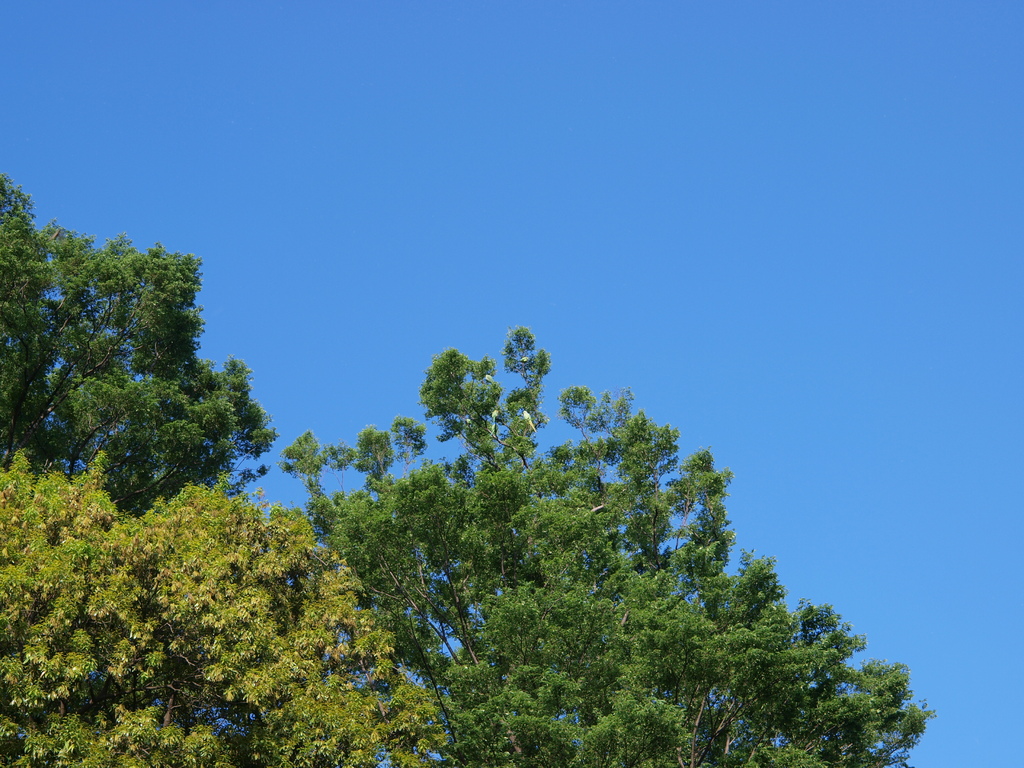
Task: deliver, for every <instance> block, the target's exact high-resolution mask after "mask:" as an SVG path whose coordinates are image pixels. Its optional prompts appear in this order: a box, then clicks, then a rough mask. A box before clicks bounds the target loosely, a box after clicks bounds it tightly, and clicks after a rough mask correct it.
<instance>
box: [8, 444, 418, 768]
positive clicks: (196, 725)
mask: <svg viewBox="0 0 1024 768" xmlns="http://www.w3.org/2000/svg"><path fill="white" fill-rule="evenodd" d="M101 483H102V478H101V476H100V474H99V473H98V472H91V473H89V474H87V475H83V476H80V477H78V478H76V479H74V480H68V479H67V478H65V477H63V476H61V475H56V474H54V475H50V476H36V475H33V474H32V473H30V472H29V471H28V467H27V464H26V462H25V460H24V459H23V458H19V459H17V460H16V461H15V462H14V466H13V467H12V469H11V470H9V471H3V470H0V593H2V594H3V596H4V599H3V600H2V601H0V764H2V765H5V766H24V767H26V768H29V767H32V768H34V767H36V766H38V767H39V768H42V767H43V766H47V768H50V767H54V766H56V767H60V766H68V767H70V766H84V767H85V768H101V767H102V768H144V767H145V768H153V767H156V768H179V767H181V768H184V767H186V766H191V767H193V768H208V767H210V766H220V767H222V768H233V767H238V768H243V767H244V768H270V767H272V766H281V767H282V768H284V767H285V766H287V767H288V768H334V767H335V766H352V767H353V768H360V767H364V768H371V767H373V766H378V765H381V764H388V765H392V766H412V765H420V764H423V763H425V762H428V761H429V756H430V755H431V753H432V751H433V749H434V748H435V747H436V745H437V743H438V735H437V732H436V728H435V726H434V725H433V720H434V709H435V708H434V705H433V703H432V702H431V701H430V700H429V698H428V696H427V693H426V692H425V691H424V690H423V689H421V688H420V687H418V686H416V685H414V684H413V683H411V682H410V681H409V680H408V679H407V677H406V676H405V675H404V674H403V673H402V672H401V670H400V669H399V668H397V667H396V666H395V665H394V664H393V663H392V662H391V660H390V659H391V647H392V640H391V638H390V636H389V635H388V633H387V632H385V631H383V630H382V629H381V628H379V627H376V626H374V623H373V620H372V617H371V616H370V615H369V613H368V612H366V611H359V610H357V606H356V597H355V592H354V590H355V589H356V588H357V584H356V582H355V581H354V579H353V578H352V574H351V572H350V571H349V570H348V569H346V568H344V567H342V566H340V565H339V563H338V561H337V559H336V558H335V557H334V556H333V555H332V554H331V553H329V552H325V551H324V550H323V548H322V547H320V546H318V545H317V543H316V540H315V537H314V535H313V531H312V529H311V527H310V525H309V522H308V521H307V520H306V519H305V518H304V517H302V516H301V515H296V514H294V513H289V512H285V511H283V510H281V509H275V510H273V511H272V512H271V513H270V515H269V516H268V515H267V514H266V511H265V510H263V509H260V508H258V507H254V506H253V505H251V504H248V503H246V502H244V501H241V500H239V499H238V498H234V499H230V498H228V497H226V496H225V495H224V494H223V493H222V492H221V491H220V490H217V489H214V490H211V489H207V488H196V487H193V488H190V489H186V490H185V491H183V492H182V493H181V494H180V495H179V496H178V497H176V498H175V499H173V500H171V501H170V502H167V503H165V504H160V505H159V506H158V507H157V508H155V509H154V510H152V511H150V512H148V513H147V514H146V515H145V516H142V517H129V516H125V515H124V514H123V513H121V512H119V511H118V510H117V509H116V508H115V507H114V505H113V504H112V503H111V501H110V499H109V497H108V496H107V494H106V493H104V492H103V491H102V490H100V485H101Z"/></svg>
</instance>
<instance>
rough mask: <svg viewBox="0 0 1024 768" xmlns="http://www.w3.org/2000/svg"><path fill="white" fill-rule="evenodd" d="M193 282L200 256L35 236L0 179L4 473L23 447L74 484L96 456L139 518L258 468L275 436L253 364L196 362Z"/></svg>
mask: <svg viewBox="0 0 1024 768" xmlns="http://www.w3.org/2000/svg"><path fill="white" fill-rule="evenodd" d="M199 284H200V277H199V260H198V259H197V258H196V257H195V256H192V255H186V254H181V253H170V252H168V251H166V250H165V249H164V248H162V247H161V246H159V245H157V246H155V247H153V248H150V249H149V250H148V251H146V252H142V251H139V250H137V249H136V248H134V247H133V246H132V244H131V242H130V241H129V240H128V239H127V238H126V237H124V236H121V237H118V238H115V239H113V240H110V241H108V242H107V243H106V244H105V245H104V246H102V247H96V246H95V244H94V242H93V240H92V239H91V238H88V237H84V236H81V235H78V234H76V233H74V232H71V231H67V230H65V229H62V228H60V227H58V226H56V225H55V224H53V223H50V224H48V225H47V226H45V227H42V228H37V227H36V226H35V225H34V220H33V215H32V204H31V200H30V199H29V197H28V195H26V194H25V193H23V192H22V191H21V189H20V187H16V186H15V185H14V184H13V183H12V182H11V181H10V179H9V178H8V177H7V176H4V175H2V174H0V466H2V467H9V466H10V464H11V461H12V460H13V458H14V455H15V454H16V453H17V452H19V451H23V452H25V454H26V455H27V456H28V458H29V460H30V462H31V463H32V466H33V467H34V468H35V469H37V470H42V471H46V470H60V471H63V472H65V473H67V474H68V475H72V474H74V473H76V472H80V471H82V470H83V469H84V468H85V467H87V466H89V465H90V464H91V463H92V461H93V460H94V459H95V457H96V456H97V455H98V454H99V453H100V451H104V452H105V453H106V455H107V473H106V478H107V480H106V482H107V487H108V489H109V490H110V492H111V494H112V496H113V497H114V499H115V500H116V501H117V503H118V504H119V505H120V506H121V507H122V508H127V509H133V510H137V511H142V510H145V509H146V508H147V507H148V505H149V504H150V503H151V502H152V501H153V500H154V499H155V498H157V497H158V496H161V495H163V496H171V495H173V494H174V493H176V492H177V491H178V490H179V489H181V488H183V487H184V486H185V485H186V484H188V483H203V484H207V485H211V484H213V483H214V482H216V481H217V479H218V477H219V476H220V475H221V474H222V473H233V476H234V481H235V483H236V485H241V484H244V483H246V482H248V481H250V480H251V479H252V478H253V477H255V476H256V475H258V474H262V473H263V472H264V471H266V470H265V468H258V469H252V468H248V467H246V466H245V465H244V462H246V461H247V460H251V459H256V458H258V457H259V456H260V455H261V454H263V453H265V452H266V451H267V450H268V449H269V447H270V445H271V444H272V442H273V440H274V438H275V436H276V435H275V433H274V431H273V430H272V429H270V428H269V418H268V416H267V414H266V413H265V412H264V410H263V409H262V408H261V407H260V405H259V403H257V402H256V401H255V400H254V399H252V397H251V394H250V384H249V375H250V372H249V370H248V368H246V367H245V365H244V364H243V363H242V362H240V361H238V360H228V361H227V363H226V364H225V365H224V366H223V369H222V370H216V369H215V368H214V366H213V364H212V363H211V362H210V361H209V360H202V359H200V358H199V357H198V356H197V354H196V352H197V349H198V345H199V342H198V339H199V335H200V333H201V332H202V326H203V323H202V319H201V318H200V315H199V309H198V308H197V307H196V305H195V298H196V292H197V291H198V289H199Z"/></svg>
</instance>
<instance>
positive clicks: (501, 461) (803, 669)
mask: <svg viewBox="0 0 1024 768" xmlns="http://www.w3.org/2000/svg"><path fill="white" fill-rule="evenodd" d="M503 361H504V372H505V373H506V374H508V375H511V376H513V377H515V378H516V379H517V380H518V383H517V385H516V386H514V387H513V388H512V389H510V390H507V389H506V388H505V387H504V386H502V384H501V383H499V382H498V380H497V376H498V370H497V367H498V366H497V362H496V361H495V360H493V359H491V358H487V357H485V358H484V359H482V360H479V361H475V360H471V359H469V358H468V357H466V356H465V355H463V354H461V353H460V352H458V351H456V350H451V349H450V350H447V351H445V352H443V353H441V354H440V355H438V356H437V357H436V358H435V359H434V361H433V364H432V365H431V366H430V368H429V370H428V371H427V375H426V381H425V383H424V384H423V387H422V389H421V398H422V402H423V405H424V406H425V409H426V415H427V417H428V418H430V419H432V420H433V421H434V423H435V424H436V425H437V426H438V428H439V430H440V435H439V439H440V441H442V442H445V441H451V440H457V441H458V443H459V444H460V446H461V449H462V450H461V452H460V453H459V454H458V455H457V456H455V457H453V458H450V459H449V460H447V461H444V462H440V463H437V462H433V461H428V460H424V459H423V458H422V455H423V453H424V451H425V450H426V428H425V427H424V426H423V425H421V424H417V423H416V422H414V421H413V420H412V419H408V418H399V419H396V421H395V423H394V424H393V425H392V428H391V430H390V431H384V430H378V429H375V428H372V427H371V428H367V429H366V430H364V431H363V432H361V433H360V434H359V436H358V440H357V443H356V446H355V447H349V446H347V445H345V444H343V443H342V444H338V445H328V446H321V445H320V444H319V442H318V441H317V440H316V438H315V437H314V436H313V435H312V433H307V434H305V435H303V436H302V437H300V438H299V439H298V440H297V441H296V442H295V443H294V444H293V445H292V446H290V447H289V448H288V449H287V450H286V451H285V453H284V461H283V462H282V466H283V467H284V468H285V469H286V470H287V471H289V472H291V473H293V474H295V475H297V476H299V477H302V478H303V480H304V481H305V483H306V485H307V488H308V489H309V491H310V500H309V505H308V510H309V513H310V516H311V518H312V519H313V521H314V523H315V525H316V526H317V528H318V530H319V532H320V534H321V536H322V538H323V540H324V541H325V542H327V543H328V544H329V545H330V546H331V547H333V548H334V549H335V550H336V551H337V552H338V553H339V554H340V555H341V556H342V557H344V558H345V559H346V561H347V562H348V564H349V565H350V566H351V567H352V568H353V570H354V571H355V572H356V573H357V574H358V576H359V578H360V580H361V582H362V583H363V584H364V586H365V588H366V593H365V595H366V597H365V600H366V605H367V607H373V608H375V609H376V610H377V611H378V612H379V617H380V618H379V620H380V621H382V622H383V623H384V624H386V626H388V627H389V628H390V629H391V630H392V631H393V632H394V633H395V636H396V642H397V646H396V648H397V652H398V654H399V656H400V657H401V658H402V659H403V660H404V661H405V663H406V664H408V665H409V666H410V667H412V668H413V669H415V670H416V673H417V675H418V676H419V678H420V679H421V680H422V681H423V682H424V683H426V684H427V685H428V686H429V687H430V689H431V690H432V691H433V692H434V695H435V696H436V699H437V702H438V706H439V707H440V709H441V712H442V714H443V720H444V724H445V727H446V731H447V737H448V738H447V744H446V745H445V747H444V749H443V750H442V755H443V760H444V762H445V763H446V764H452V765H459V766H466V767H467V768H468V767H470V766H472V767H474V768H476V767H482V766H501V765H531V766H535V765H551V766H607V767H609V768H610V767H611V766H616V767H620V766H621V767H625V766H643V767H645V768H670V767H671V768H696V767H697V766H721V767H723V768H724V767H725V766H739V765H748V766H769V765H771V766H800V767H802V768H812V767H814V768H818V767H820V766H843V767H844V768H867V767H868V766H904V765H905V764H906V759H907V756H908V752H909V750H910V748H911V747H912V746H913V745H914V744H915V743H916V742H917V740H918V739H919V737H920V736H921V734H922V733H923V731H924V726H925V722H926V720H927V719H928V717H929V716H930V715H931V713H930V712H929V711H928V710H927V708H925V707H923V706H918V705H916V704H914V703H912V701H911V692H910V690H909V687H908V682H909V677H908V671H907V669H906V668H905V667H903V666H902V665H899V664H888V663H883V662H878V661H866V662H864V663H861V664H859V665H855V664H853V663H851V660H852V658H853V657H854V656H855V655H856V654H858V653H859V652H860V651H861V650H862V649H863V648H864V640H863V638H861V637H859V636H855V635H851V634H850V631H849V627H848V626H847V625H846V624H844V623H843V622H842V621H841V619H840V617H839V616H838V615H837V614H836V613H835V612H834V611H833V610H832V608H831V607H829V606H827V605H822V606H815V605H810V604H800V605H799V607H798V608H797V609H796V610H795V611H794V610H790V609H789V608H788V607H787V605H786V603H785V600H784V595H785V593H784V589H783V587H782V586H781V585H780V584H779V582H778V580H777V578H776V575H775V573H774V569H773V563H772V561H771V560H770V559H765V558H754V557H751V556H748V555H744V556H743V557H742V558H740V561H739V563H738V564H737V565H736V566H730V564H729V562H730V552H731V548H732V544H733V534H732V532H731V531H730V529H729V525H728V521H727V518H726V511H725V506H724V500H725V497H726V489H727V486H728V484H729V480H730V477H731V475H730V473H729V471H728V470H719V469H717V468H716V467H715V464H714V461H713V458H712V455H711V453H710V452H709V451H707V450H700V451H697V452H696V453H694V454H692V455H690V456H688V457H686V458H683V459H682V460H680V458H679V456H678V448H677V440H678V432H677V431H676V430H675V429H673V428H671V427H669V426H659V425H658V424H656V423H654V422H653V421H652V420H651V419H649V418H648V417H647V416H646V415H645V414H644V412H643V411H639V412H634V411H633V409H632V402H631V401H632V398H631V396H630V394H629V393H628V392H623V393H620V394H618V395H610V394H607V393H606V394H604V395H601V396H599V397H598V396H595V395H594V394H593V393H591V391H589V390H588V389H586V388H584V387H573V388H570V389H567V390H565V391H564V392H562V393H561V396H560V398H559V401H560V406H559V409H558V416H559V417H560V418H561V419H563V420H564V421H565V422H567V424H568V425H569V426H571V427H572V428H574V429H575V430H577V431H578V433H579V437H578V439H576V440H574V441H570V442H566V443H564V444H561V445H555V446H553V447H550V448H549V449H548V450H546V451H543V452H542V451H541V449H540V447H539V442H538V438H539V436H540V434H541V430H542V429H543V428H544V426H545V424H547V423H548V420H549V419H548V416H547V415H546V414H545V413H544V411H543V397H542V395H543V390H542V387H543V379H544V376H545V375H546V374H547V373H548V371H549V369H550V359H549V356H548V354H547V353H546V352H544V351H543V350H538V349H537V348H536V346H535V341H534V337H533V335H532V334H531V333H530V332H529V331H528V330H526V329H524V328H516V329H514V330H512V331H511V332H510V334H509V338H508V341H507V343H506V345H505V349H504V354H503ZM397 467H401V468H402V473H401V476H400V477H396V476H394V475H393V474H392V470H393V469H395V468H397ZM349 468H351V469H355V470H357V471H359V472H360V473H362V474H363V475H364V476H365V485H364V487H363V488H362V489H359V490H355V491H349V492H346V491H345V490H344V489H343V490H341V491H337V492H333V493H328V492H327V490H326V489H325V488H324V485H323V483H324V473H325V472H328V471H333V472H339V471H340V472H344V471H345V470H346V469H349Z"/></svg>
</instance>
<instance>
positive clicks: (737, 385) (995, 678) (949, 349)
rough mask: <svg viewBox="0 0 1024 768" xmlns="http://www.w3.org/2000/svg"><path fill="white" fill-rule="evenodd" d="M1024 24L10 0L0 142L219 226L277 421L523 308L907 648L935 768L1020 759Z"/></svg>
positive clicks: (89, 186) (1023, 9)
mask: <svg viewBox="0 0 1024 768" xmlns="http://www.w3.org/2000/svg"><path fill="white" fill-rule="evenodd" d="M1022 39H1024V6H1021V5H1020V4H1019V3H1011V2H990V3H966V2H962V3H949V2H946V3H943V2H929V3H925V2H885V3H882V2H861V3H846V4H839V3H729V2H719V3H696V2H672V3H670V2H633V3H628V4H627V3H609V2H589V3H583V2H562V3H558V2H544V3H540V2H516V3H512V2H446V3H412V2H402V3H400V2H378V3H369V2H358V3H356V2H350V3H327V2H295V3H287V4H285V3H263V2H248V3H241V2H235V3H226V2H204V3H201V4H200V3H190V2H184V3H174V4H170V3H167V4H156V3H139V2H123V3H115V2H103V1H99V2H92V3H80V2H63V3H62V2H46V1H45V0H44V1H42V2H34V3H19V4H11V5H10V7H8V8H5V10H4V14H3V23H2V24H0V42H2V45H3V50H4V54H5V55H4V59H5V62H6V65H7V66H6V73H7V74H6V77H5V78H4V83H5V84H4V88H3V90H2V92H0V105H2V110H3V119H2V120H0V160H2V163H0V171H4V172H6V173H8V174H10V175H11V176H12V177H13V178H14V180H15V181H16V182H17V183H19V184H21V185H22V186H23V187H24V189H25V190H26V191H28V192H30V193H31V194H32V195H33V196H34V198H35V201H36V212H37V215H38V217H39V219H41V220H42V221H46V220H48V219H50V218H58V219H59V220H60V223H61V224H62V225H64V226H66V227H70V228H73V229H76V230H79V231H82V232H89V233H92V234H95V235H97V236H98V237H99V238H100V239H101V240H102V239H104V238H107V237H112V236H114V235H116V234H118V233H120V232H127V233H128V234H129V236H130V237H132V238H133V239H134V241H135V243H136V245H138V246H140V247H146V246H148V245H151V244H152V243H154V242H156V241H160V242H162V243H163V244H164V245H165V246H167V247H168V248H170V249H172V250H179V251H186V252H192V253H196V254H198V255H199V256H201V257H202V258H203V261H204V268H203V269H204V289H203V293H202V296H201V302H202V304H203V305H204V306H205V312H204V316H205V318H206V322H207V325H206V334H205V336H204V339H203V352H204V355H206V356H208V357H211V358H213V359H215V360H221V361H222V360H224V359H225V358H226V357H227V356H228V355H234V356H237V357H240V358H242V359H243V360H245V361H246V362H247V363H248V364H249V365H250V367H251V368H252V369H253V371H254V389H255V392H256V395H257V397H258V398H259V399H260V400H261V402H262V403H263V404H264V406H265V407H266V408H267V409H268V410H269V411H270V412H271V413H272V414H273V417H274V422H275V425H276V427H277V429H278V430H279V431H280V433H281V441H280V443H279V446H278V448H279V449H280V448H283V447H284V446H285V445H287V443H288V442H290V441H291V440H292V439H294V438H295V437H296V436H297V435H298V434H300V433H301V432H303V431H304V430H306V429H313V430H314V431H315V432H316V433H317V435H318V436H320V437H321V438H322V439H324V440H329V441H334V440H338V439H347V440H349V441H351V440H352V439H353V438H354V436H355V434H356V432H358V430H359V429H361V428H362V427H363V426H365V425H366V424H371V423H372V424H377V425H380V426H384V425H386V424H389V423H390V422H391V420H392V418H394V416H395V415H396V414H398V413H402V414H405V415H413V416H420V415H421V412H420V409H419V407H418V405H417V399H418V398H417V390H418V387H419V383H420V380H421V377H422V373H423V370H424V369H425V368H426V367H427V365H428V364H429V362H430V359H431V356H432V355H433V354H435V353H437V352H439V351H441V350H442V349H444V348H446V347H457V348H459V349H461V350H463V351H464V352H466V353H467V354H470V355H471V356H474V357H479V356H481V355H484V354H491V355H496V354H498V353H499V352H500V348H501V344H502V341H503V338H504V335H505V332H506V329H507V328H508V327H509V326H513V325H528V326H530V327H531V328H532V329H533V330H534V331H535V332H536V334H537V336H538V339H539V342H540V344H541V345H542V346H544V347H545V348H547V349H548V351H549V352H551V354H552V356H553V361H554V370H553V373H552V375H551V377H550V389H549V393H550V395H551V397H550V399H551V400H553V397H554V395H555V394H556V393H557V391H558V390H560V389H561V388H563V387H566V386H569V385H574V384H585V385H587V386H590V387H592V388H594V389H596V390H603V389H614V388H618V387H624V386H628V387H631V388H632V389H633V391H634V393H635V395H636V399H637V405H638V406H640V407H642V408H644V409H645V410H646V411H647V413H648V415H650V416H652V417H653V418H655V419H656V420H658V421H660V422H670V423H671V424H673V425H674V426H677V427H678V428H679V429H680V430H681V432H682V438H681V444H682V446H683V448H684V450H689V449H694V448H697V447H700V446H709V445H710V446H712V447H713V449H714V451H715V454H716V456H717V458H718V461H719V463H720V464H721V465H723V466H729V467H731V468H732V469H733V471H734V472H735V473H736V480H735V482H734V484H733V488H732V500H731V506H730V510H731V516H732V519H733V522H734V524H735V527H736V530H737V533H738V542H739V545H740V546H741V547H743V548H746V549H754V550H756V551H757V552H758V553H759V554H766V555H772V556H775V557H777V558H778V570H779V572H780V574H781V576H782V580H783V582H784V583H785V584H786V585H787V586H788V587H789V589H790V597H791V598H792V599H793V600H794V601H795V600H796V599H799V598H802V597H806V598H809V599H811V600H813V601H816V602H829V603H832V604H834V605H835V606H836V608H837V609H838V610H839V611H840V612H841V613H842V614H843V615H844V616H845V617H846V618H847V619H848V620H850V621H851V622H852V623H853V624H854V626H855V629H856V630H857V631H858V632H863V633H865V634H866V635H867V636H868V640H869V643H870V644H869V653H870V655H872V656H875V657H878V658H887V659H889V660H892V661H901V662H904V663H906V664H908V665H909V666H910V668H911V670H912V671H913V681H914V688H915V691H916V692H917V694H918V695H919V696H920V697H922V698H926V699H927V700H928V702H929V704H930V705H931V706H933V707H934V708H936V709H937V710H938V711H939V718H938V719H937V720H935V721H933V722H932V724H931V726H930V728H929V732H928V734H927V735H926V737H925V739H924V741H923V743H922V745H921V746H920V747H919V749H918V750H917V752H916V753H915V759H914V761H913V762H914V763H916V764H917V765H919V766H922V768H923V766H929V767H930V768H943V767H944V766H962V765H965V764H972V765H986V764H992V765H1000V764H1010V763H1012V762H1013V760H1014V759H1015V758H1016V757H1017V755H1018V752H1019V750H1018V749H1017V748H1016V746H1015V738H1014V737H1013V734H1014V733H1016V732H1017V730H1018V729H1019V725H1018V722H1017V720H1018V718H1017V716H1016V712H1015V709H1016V708H1015V706H1014V705H1015V703H1016V702H1015V699H1016V694H1017V692H1018V691H1019V690H1020V688H1021V686H1022V684H1024V675H1022V664H1021V661H1020V648H1021V641H1020V637H1021V633H1022V629H1024V626H1022V624H1024V620H1022V619H1024V617H1022V614H1024V610H1022V609H1024V597H1022V586H1024V584H1022V578H1021V566H1020V557H1019V554H1017V553H1019V550H1020V542H1021V540H1022V534H1024V530H1022V527H1024V526H1022V524H1021V518H1022V512H1024V503H1022V500H1021V493H1020V489H1019V485H1020V479H1021V469H1020V468H1021V466H1022V464H1024V451H1022V447H1021V446H1022V440H1021V435H1022V427H1024V418H1022V416H1024V413H1022V406H1021V392H1022V389H1024V387H1022V385H1024V364H1022V352H1024V344H1022V328H1024V322H1022V321H1024V308H1022V307H1024V302H1022V300H1021V294H1022V289H1024V259H1022V253H1024V250H1022V247H1024V228H1022V211H1024V207H1022V204H1024V139H1022V137H1024V106H1022V105H1024V100H1022V99H1021V93H1022V91H1024V82H1022V80H1024V46H1022V45H1021V40H1022ZM274 459H275V460H276V456H275V457H274ZM263 486H264V488H265V491H266V494H267V496H268V497H270V498H271V499H274V500H280V501H283V502H286V503H295V504H300V503H302V501H303V497H302V491H301V488H300V487H299V486H298V484H297V483H295V482H293V481H291V480H290V479H288V478H285V477H283V476H282V475H281V474H280V473H279V472H278V471H277V470H275V471H274V473H272V474H271V475H269V476H268V477H267V478H265V482H264V483H263Z"/></svg>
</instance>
